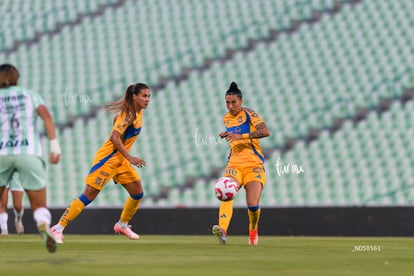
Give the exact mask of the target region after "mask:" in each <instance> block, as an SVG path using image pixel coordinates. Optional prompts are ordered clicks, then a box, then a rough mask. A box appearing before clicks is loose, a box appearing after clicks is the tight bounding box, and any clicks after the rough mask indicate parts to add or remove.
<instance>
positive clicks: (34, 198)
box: [26, 187, 46, 211]
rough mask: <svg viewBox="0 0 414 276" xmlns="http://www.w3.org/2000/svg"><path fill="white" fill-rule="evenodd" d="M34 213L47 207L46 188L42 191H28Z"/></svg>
mask: <svg viewBox="0 0 414 276" xmlns="http://www.w3.org/2000/svg"><path fill="white" fill-rule="evenodd" d="M26 194H27V196H28V198H29V201H30V207H31V209H32V211H34V210H36V209H37V208H39V207H46V187H43V188H42V189H40V190H26Z"/></svg>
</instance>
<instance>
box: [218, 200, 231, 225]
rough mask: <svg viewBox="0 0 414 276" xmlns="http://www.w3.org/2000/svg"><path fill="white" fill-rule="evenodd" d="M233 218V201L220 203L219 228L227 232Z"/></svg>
mask: <svg viewBox="0 0 414 276" xmlns="http://www.w3.org/2000/svg"><path fill="white" fill-rule="evenodd" d="M232 216H233V200H230V201H222V202H221V203H220V209H219V226H220V227H221V228H222V229H224V231H226V232H227V229H228V228H229V225H230V221H231V217H232Z"/></svg>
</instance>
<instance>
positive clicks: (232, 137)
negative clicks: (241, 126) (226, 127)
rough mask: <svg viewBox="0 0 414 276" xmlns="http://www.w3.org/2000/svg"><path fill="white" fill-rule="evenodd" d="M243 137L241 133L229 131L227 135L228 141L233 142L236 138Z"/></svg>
mask: <svg viewBox="0 0 414 276" xmlns="http://www.w3.org/2000/svg"><path fill="white" fill-rule="evenodd" d="M241 138H242V135H241V134H238V133H229V134H228V135H227V136H226V141H228V142H233V141H235V140H240V139H241Z"/></svg>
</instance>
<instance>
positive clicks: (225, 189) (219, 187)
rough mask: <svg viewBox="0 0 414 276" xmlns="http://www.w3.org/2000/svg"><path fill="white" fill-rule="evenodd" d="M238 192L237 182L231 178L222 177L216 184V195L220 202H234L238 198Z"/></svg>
mask: <svg viewBox="0 0 414 276" xmlns="http://www.w3.org/2000/svg"><path fill="white" fill-rule="evenodd" d="M237 191H238V189H237V182H236V181H235V180H234V179H233V178H231V177H220V178H219V179H217V181H216V183H214V194H215V196H216V197H217V199H218V200H221V201H229V200H232V199H234V197H235V196H236V194H237Z"/></svg>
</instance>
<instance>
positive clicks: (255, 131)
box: [213, 82, 270, 245]
mask: <svg viewBox="0 0 414 276" xmlns="http://www.w3.org/2000/svg"><path fill="white" fill-rule="evenodd" d="M225 100H226V106H227V110H228V111H229V112H228V113H227V114H225V115H224V117H223V122H224V125H225V126H226V131H225V132H222V133H220V134H219V135H220V137H221V138H225V139H226V141H228V142H229V143H230V153H229V156H228V161H227V166H226V168H225V171H224V176H228V177H232V178H234V179H235V180H236V181H237V184H238V187H239V188H240V187H242V186H243V187H244V189H245V190H246V203H247V208H248V210H247V212H248V215H249V244H251V245H256V244H257V243H258V240H259V234H258V224H259V218H260V207H259V201H260V195H261V193H262V189H263V185H264V184H265V182H266V175H265V171H264V167H263V162H264V156H263V153H262V150H261V148H260V143H259V140H258V139H260V138H264V137H267V136H269V135H270V132H269V130H268V128H267V126H266V124H265V122H264V121H263V120H262V118H261V117H260V116H259V115H258V114H257V112H255V111H253V110H252V109H250V108H246V107H242V104H243V95H242V92H241V91H240V90H239V88H238V87H237V84H236V83H235V82H232V83H231V85H230V87H229V89H228V90H227V92H226V96H225ZM232 215H233V201H226V202H221V204H220V209H219V224H218V225H214V226H213V234H214V235H215V236H216V237H217V238H218V240H219V242H220V243H221V244H225V243H226V239H227V229H228V227H229V225H230V221H231V218H232Z"/></svg>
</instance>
